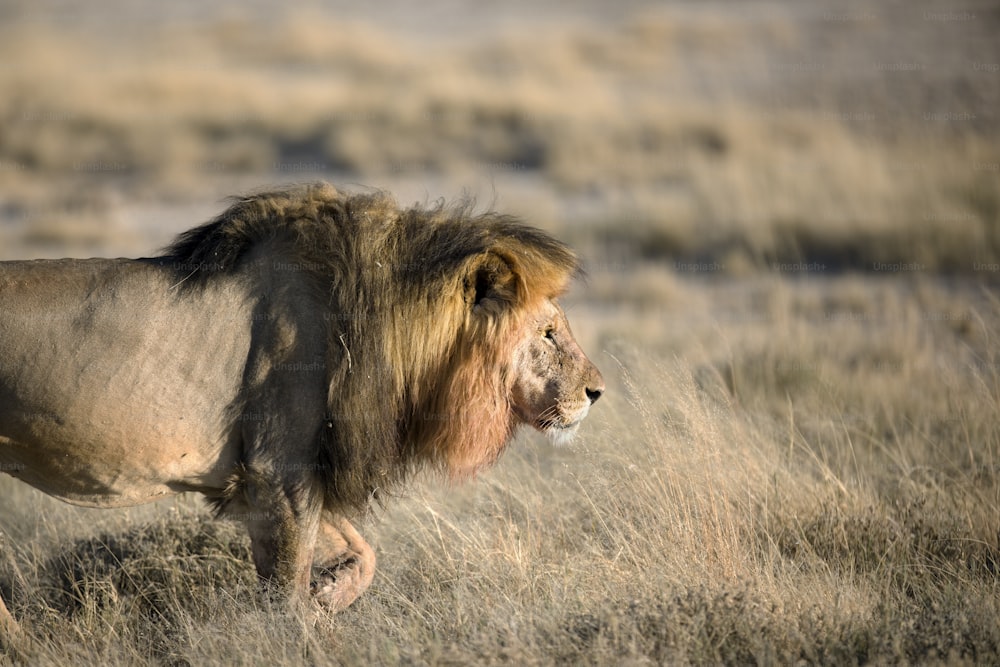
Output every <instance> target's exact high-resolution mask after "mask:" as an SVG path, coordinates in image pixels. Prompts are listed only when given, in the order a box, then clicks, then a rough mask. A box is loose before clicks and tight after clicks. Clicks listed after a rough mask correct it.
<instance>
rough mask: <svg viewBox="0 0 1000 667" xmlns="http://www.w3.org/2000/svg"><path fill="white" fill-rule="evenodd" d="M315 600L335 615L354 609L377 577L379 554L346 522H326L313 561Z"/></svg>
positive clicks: (338, 520)
mask: <svg viewBox="0 0 1000 667" xmlns="http://www.w3.org/2000/svg"><path fill="white" fill-rule="evenodd" d="M312 569H313V582H312V590H313V599H315V600H316V601H317V602H319V603H320V604H321V605H323V606H324V607H326V608H327V609H329V610H330V611H333V612H338V611H340V610H342V609H345V608H347V607H348V606H350V604H351V603H352V602H354V600H356V599H357V598H358V596H359V595H361V594H362V593H364V592H365V590H366V589H367V588H368V586H369V585H371V583H372V579H373V578H374V576H375V550H374V549H372V548H371V546H370V545H369V544H368V543H367V542H366V541H365V538H363V537H361V534H360V533H358V531H357V530H355V528H354V526H352V525H351V523H350V522H349V521H348V520H347V519H344V518H340V517H338V518H336V519H335V520H334V521H331V522H324V523H323V524H322V525H321V526H320V529H319V536H318V538H317V540H316V550H315V558H314V561H313V568H312Z"/></svg>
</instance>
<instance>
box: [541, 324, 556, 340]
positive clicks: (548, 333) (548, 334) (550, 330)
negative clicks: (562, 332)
mask: <svg viewBox="0 0 1000 667" xmlns="http://www.w3.org/2000/svg"><path fill="white" fill-rule="evenodd" d="M555 332H556V330H555V328H554V327H545V330H544V331H542V337H544V338H545V340H551V341H553V342H554V341H555V339H556V338H555Z"/></svg>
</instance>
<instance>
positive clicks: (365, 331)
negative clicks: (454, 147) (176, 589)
mask: <svg viewBox="0 0 1000 667" xmlns="http://www.w3.org/2000/svg"><path fill="white" fill-rule="evenodd" d="M576 271H577V263H576V259H575V257H574V255H573V253H572V252H571V251H570V250H569V249H568V248H567V247H566V246H564V245H563V244H561V243H559V242H558V241H556V240H554V239H552V238H551V237H549V236H548V235H546V234H545V233H543V232H541V231H539V230H537V229H532V228H530V227H527V226H524V225H522V224H520V223H519V222H518V221H517V220H515V219H513V218H511V217H507V216H502V215H498V214H495V213H485V214H480V215H472V214H471V213H470V212H469V211H468V209H467V208H463V207H445V206H439V207H436V208H432V209H422V208H417V207H415V208H411V209H408V210H400V209H399V208H398V207H397V206H396V204H395V202H394V201H393V200H392V199H391V198H390V197H389V196H388V195H385V194H381V193H379V194H354V195H349V194H344V193H342V192H339V191H337V190H336V189H334V188H333V187H332V186H330V185H327V184H323V183H318V184H313V185H307V186H297V187H293V188H288V189H283V190H277V191H272V192H264V193H261V194H256V195H253V196H248V197H244V198H241V199H237V200H236V201H235V202H234V203H233V204H232V205H231V207H230V208H229V209H227V210H226V211H224V212H223V213H222V214H221V215H220V216H219V217H217V218H216V219H215V220H213V221H211V222H209V223H207V224H205V225H202V226H200V227H197V228H195V229H192V230H190V231H188V232H185V233H184V234H182V235H181V236H180V237H179V238H178V239H177V240H176V242H175V243H174V244H173V245H171V246H170V247H169V248H168V249H167V250H166V252H165V254H163V255H162V256H160V257H154V258H144V259H136V260H130V259H90V260H73V259H66V260H57V261H24V262H4V263H0V464H2V469H3V470H4V471H5V472H7V473H9V474H11V475H13V476H14V477H17V478H19V479H21V480H24V481H25V482H27V483H28V484H31V485H32V486H34V487H36V488H38V489H41V490H42V491H44V492H46V493H48V494H51V495H53V496H55V497H57V498H60V499H62V500H65V501H67V502H71V503H74V504H78V505H85V506H89V507H117V506H125V505H134V504H138V503H144V502H148V501H151V500H155V499H157V498H162V497H164V496H168V495H171V494H176V493H180V492H184V491H198V492H200V493H202V494H204V495H205V496H207V498H208V499H209V501H210V502H211V503H212V504H213V505H214V506H215V508H216V509H217V510H218V512H219V514H220V515H223V516H229V517H231V518H235V519H238V520H242V521H244V522H245V523H246V525H247V527H248V529H249V532H250V537H251V542H252V550H253V558H254V564H255V565H256V568H257V572H258V574H259V575H260V577H261V579H262V580H264V581H266V582H270V583H272V584H273V585H274V586H275V587H276V589H277V590H278V591H279V592H281V593H283V594H285V595H287V596H288V597H289V598H292V599H308V598H309V597H312V598H313V599H315V600H317V601H318V602H320V603H321V604H323V605H324V606H326V607H328V608H330V609H332V610H339V609H343V608H344V607H346V606H347V605H349V604H351V602H352V601H354V599H355V598H356V597H357V596H358V595H360V594H361V593H362V592H363V591H364V590H365V588H367V587H368V585H369V584H370V583H371V580H372V576H373V573H374V566H375V555H374V553H373V551H372V549H371V547H370V546H369V545H368V544H367V543H366V542H365V541H364V539H363V538H362V537H361V536H360V535H359V534H358V533H357V531H356V530H355V529H354V527H353V526H352V525H351V524H350V523H349V522H348V520H347V518H345V517H349V516H352V515H354V514H358V513H361V512H363V511H364V508H366V507H367V506H368V505H369V504H370V502H371V501H372V499H377V498H379V497H380V496H382V495H383V494H384V492H385V491H386V490H388V489H390V488H392V487H393V486H394V485H396V484H398V483H400V482H402V481H403V480H404V479H405V478H407V477H408V476H409V475H410V474H411V473H412V472H414V471H415V470H417V469H419V468H421V467H432V468H437V469H440V470H443V471H445V472H447V473H448V474H449V475H450V476H451V477H453V478H463V477H468V476H470V475H473V474H474V473H475V472H476V471H477V470H480V469H481V468H483V467H485V466H488V465H489V464H491V463H493V462H494V461H495V460H496V459H497V457H498V456H499V455H500V454H501V452H502V451H503V450H504V447H505V446H506V444H507V443H508V441H510V439H511V437H512V435H513V434H514V432H515V430H516V429H517V427H518V426H519V425H520V424H525V423H526V424H531V425H532V426H534V427H535V428H537V429H539V430H541V431H543V432H545V433H547V434H549V435H551V436H553V437H554V438H556V439H561V438H563V437H566V436H568V435H571V434H572V433H573V432H574V431H575V430H576V428H577V426H578V425H579V424H580V421H581V420H582V419H583V418H584V416H585V415H586V414H587V411H588V409H589V408H590V405H591V404H592V403H593V402H594V401H596V400H597V398H598V397H600V395H601V393H602V392H603V391H604V382H603V380H602V378H601V374H600V372H598V370H597V369H596V368H595V367H594V366H593V364H591V362H590V361H589V360H588V359H587V357H586V356H585V355H584V353H583V352H582V351H581V349H580V348H579V346H578V345H577V343H576V341H575V340H574V338H573V335H572V333H571V332H570V329H569V325H568V324H567V322H566V318H565V316H564V314H563V312H562V310H561V309H560V308H559V306H558V305H557V303H556V301H555V298H556V297H557V296H558V295H559V294H561V293H562V292H563V290H564V289H565V288H566V286H567V283H568V282H569V280H570V278H571V277H572V276H573V275H574V273H575V272H576ZM5 619H6V620H5ZM3 627H6V628H7V629H8V632H10V631H11V630H10V628H12V627H13V621H12V620H11V619H10V616H9V614H8V613H7V610H6V608H5V607H4V606H3V603H2V601H0V628H3Z"/></svg>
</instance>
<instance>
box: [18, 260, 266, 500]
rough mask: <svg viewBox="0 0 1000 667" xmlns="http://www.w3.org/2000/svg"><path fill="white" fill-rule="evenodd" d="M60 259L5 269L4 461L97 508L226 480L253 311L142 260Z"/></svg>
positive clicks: (233, 457) (212, 487) (52, 490)
mask: <svg viewBox="0 0 1000 667" xmlns="http://www.w3.org/2000/svg"><path fill="white" fill-rule="evenodd" d="M59 264H61V266H59V267H54V266H53V265H49V266H48V267H46V266H45V265H42V264H39V265H38V267H39V269H38V271H39V272H40V271H41V269H46V268H48V269H52V268H58V271H56V272H54V275H55V277H56V278H59V279H61V280H58V281H55V279H50V280H49V281H47V282H44V283H43V282H42V281H41V280H40V279H39V278H37V277H36V276H34V275H33V273H34V272H35V271H36V269H35V268H34V267H33V266H27V267H22V269H21V271H20V272H18V273H17V274H16V276H15V277H16V278H17V279H18V281H19V282H18V283H11V282H8V283H7V284H6V285H4V283H3V281H2V280H0V312H3V317H0V470H2V471H3V472H7V473H10V474H12V475H13V476H15V477H17V478H19V479H22V480H24V481H25V482H27V483H29V484H31V485H32V486H35V487H37V488H39V489H41V490H42V491H45V492H46V493H49V494H51V495H53V496H56V497H58V498H61V499H63V500H66V501H68V502H72V503H75V504H81V505H89V506H102V507H107V506H116V505H132V504H138V503H142V502H147V501H151V500H156V499H157V498H159V497H162V496H164V495H169V494H172V493H177V492H180V491H187V490H201V491H204V492H206V493H212V492H213V491H218V490H221V489H222V488H223V487H224V485H225V478H226V477H227V475H228V474H230V473H231V472H232V470H233V468H234V466H235V464H236V461H237V460H238V457H239V446H240V443H239V429H238V424H237V423H236V422H237V416H236V415H233V414H231V413H230V411H231V409H232V406H233V405H234V403H235V402H236V399H237V392H238V390H239V387H240V383H241V378H242V372H243V367H244V364H245V360H246V355H247V350H248V349H249V340H248V336H249V335H248V334H247V333H246V331H247V325H246V322H247V320H248V319H249V314H248V313H246V312H243V310H242V307H241V305H240V304H239V302H236V303H234V300H233V299H231V298H224V297H228V296H229V295H212V294H203V295H201V300H200V301H198V302H192V301H191V300H188V301H181V300H177V299H175V298H173V295H172V293H171V292H170V289H169V288H170V285H169V284H168V283H167V282H166V279H165V278H164V279H163V280H160V279H159V277H158V276H157V274H156V273H155V270H154V269H152V268H148V267H144V266H142V265H139V264H138V263H120V262H116V261H113V260H111V261H107V262H79V263H69V262H67V263H59ZM25 268H26V269H27V270H24V269H25ZM49 273H50V274H53V272H52V271H51V270H50V271H49ZM107 275H110V276H111V277H110V278H109V277H106V276H107ZM2 277H3V276H2V275H0V278H2ZM95 295H96V296H95ZM26 301H33V304H30V306H26V305H24V304H25V302H26Z"/></svg>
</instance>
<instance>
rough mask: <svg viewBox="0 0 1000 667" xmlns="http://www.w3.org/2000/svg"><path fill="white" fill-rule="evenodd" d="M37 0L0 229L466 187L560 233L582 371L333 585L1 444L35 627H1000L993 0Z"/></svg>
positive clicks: (638, 634) (87, 230)
mask: <svg viewBox="0 0 1000 667" xmlns="http://www.w3.org/2000/svg"><path fill="white" fill-rule="evenodd" d="M33 6H34V5H33ZM38 6H41V7H42V8H43V9H42V10H37V9H34V10H33V9H31V8H29V7H28V6H27V5H26V6H25V7H24V8H21V9H20V10H19V11H20V12H21V13H17V12H14V14H12V16H13V19H12V20H10V21H5V22H3V24H2V25H3V27H0V36H2V39H0V54H2V56H3V57H2V58H0V61H2V63H3V66H0V127H2V130H3V131H2V132H0V259H11V258H14V257H28V256H59V255H66V254H68V255H86V254H99V255H118V254H124V255H134V254H141V253H150V252H152V251H153V250H154V249H155V248H156V247H158V246H162V245H163V244H165V243H166V242H167V241H168V240H169V239H170V236H171V234H173V233H174V232H176V231H179V230H181V229H184V228H186V227H189V226H191V225H193V224H195V223H196V222H200V221H201V220H202V219H204V218H205V217H207V216H208V215H210V214H211V213H212V212H213V211H215V210H217V209H218V208H219V204H218V198H219V197H221V196H223V195H226V194H232V193H233V192H238V191H241V190H244V189H247V188H250V187H255V186H258V185H261V184H265V183H271V182H274V181H285V180H298V179H302V178H314V177H324V178H327V179H330V180H335V181H339V182H348V183H365V184H370V185H376V186H381V187H387V188H389V189H391V190H393V191H396V192H399V193H400V194H401V199H402V200H403V201H411V200H419V199H428V198H430V199H433V198H435V197H437V196H448V195H454V194H457V193H458V192H460V190H461V189H462V188H463V187H471V188H472V189H473V190H474V191H476V192H478V193H479V194H480V195H481V198H482V199H483V200H484V201H485V202H486V203H489V200H490V199H491V198H495V200H496V202H495V203H496V206H497V207H498V208H501V209H504V210H512V211H514V212H516V213H520V214H522V215H524V216H525V217H527V218H529V220H531V221H532V222H534V223H536V224H539V225H541V226H544V227H546V228H548V229H549V230H551V231H553V232H555V233H557V234H558V235H560V236H561V237H563V238H566V239H567V240H569V241H570V242H571V243H573V245H575V246H576V247H577V248H579V249H580V251H581V254H582V255H583V256H584V258H585V260H586V261H587V264H588V268H589V278H588V281H587V283H585V284H580V285H577V286H576V287H575V288H574V290H573V292H572V293H571V294H569V295H568V297H567V300H566V306H567V311H568V315H569V317H570V321H571V322H572V324H573V327H574V331H575V333H576V334H577V337H578V338H579V340H580V342H581V344H582V345H583V347H584V349H586V350H587V351H588V352H589V354H590V356H591V357H592V359H593V360H594V361H595V362H596V363H597V364H598V365H599V366H600V367H601V368H602V370H603V371H604V373H605V376H606V379H607V381H608V392H607V395H606V396H605V398H602V400H601V401H600V402H599V403H598V404H597V405H596V406H595V408H594V410H593V412H592V415H591V417H590V418H589V419H588V423H587V424H585V426H584V428H583V429H582V432H581V436H580V438H579V439H578V440H577V441H576V443H575V444H573V445H572V446H570V447H568V448H553V447H552V446H551V445H549V444H547V443H546V442H545V441H543V440H542V439H540V438H538V437H535V436H534V435H532V434H525V435H524V437H522V438H520V439H519V440H518V442H517V443H516V444H515V446H514V447H513V448H512V449H511V450H510V451H509V452H508V453H507V455H506V456H505V457H504V459H503V460H502V462H501V463H500V465H499V466H498V467H497V468H496V469H494V470H493V471H491V472H490V473H488V474H486V475H484V476H483V477H482V478H481V479H479V480H478V481H477V482H476V483H475V484H469V485H464V486H460V487H457V488H449V487H448V486H447V485H446V484H443V483H442V482H440V481H439V480H435V479H431V478H429V479H425V480H422V481H421V482H420V484H418V486H417V487H416V488H414V489H411V490H410V491H409V492H408V493H407V494H406V495H404V496H403V497H401V498H400V499H399V500H398V502H395V503H391V504H390V505H389V507H388V508H387V509H386V510H384V511H381V512H377V513H375V514H373V516H371V517H369V519H368V520H367V521H366V522H365V525H364V528H363V532H364V533H365V535H366V537H368V539H369V540H370V541H371V542H372V543H373V544H374V545H375V546H376V547H377V550H378V555H379V573H378V575H377V577H376V580H375V583H374V584H373V586H372V588H371V589H370V591H369V593H368V594H367V595H366V596H365V597H364V598H362V599H361V600H359V601H358V602H357V603H356V604H355V605H354V606H353V607H352V608H351V609H349V610H347V611H346V612H344V613H342V614H340V615H337V616H334V617H324V616H316V615H313V614H305V615H295V614H287V613H285V612H284V611H282V610H280V609H275V608H273V607H272V606H271V605H270V604H269V603H268V601H266V600H263V599H261V597H260V596H259V595H258V591H257V586H256V581H255V575H254V572H253V568H252V565H251V564H250V558H249V544H248V540H247V538H246V536H245V535H244V531H243V530H242V528H241V527H240V526H238V525H235V524H230V523H225V522H213V521H209V520H207V516H208V512H207V511H206V510H205V508H204V507H203V506H202V505H201V503H200V501H198V500H197V499H195V498H187V497H185V498H180V499H178V500H175V501H172V502H168V503H165V504H159V505H153V506H147V507H140V508H134V509H130V510H122V511H94V510H82V509H78V508H73V507H69V506H67V505H64V504H61V503H58V502H56V501H54V500H51V499H49V498H46V497H44V496H42V495H41V494H39V493H37V492H35V491H34V490H32V489H29V488H28V487H26V486H24V485H23V484H20V483H18V482H16V481H14V480H12V479H10V478H8V477H6V476H4V477H0V498H3V501H2V505H0V536H2V539H3V541H2V542H0V594H2V595H3V597H4V599H5V600H7V601H9V605H10V607H11V609H12V611H13V612H14V613H15V615H16V616H17V617H18V618H20V619H21V620H22V622H23V625H24V626H25V628H26V629H27V631H28V634H29V636H30V638H31V641H32V644H33V655H32V656H31V660H30V662H31V664H41V665H64V664H72V663H73V662H79V663H84V664H89V663H92V662H94V661H95V660H96V659H97V656H99V659H100V661H101V663H102V664H109V665H116V664H122V665H125V664H128V665H131V664H176V665H184V664H191V665H194V664H215V663H225V664H268V665H291V664H317V665H325V664H370V663H377V664H390V663H406V664H494V663H514V664H555V663H559V664H646V663H669V664H683V663H698V664H704V663H720V662H724V663H738V664H746V663H763V664H789V663H795V662H799V661H805V662H806V663H821V664H856V663H876V664H882V663H943V664H990V663H995V662H996V661H997V660H998V659H1000V417H998V415H1000V410H998V406H1000V347H998V344H997V341H998V337H1000V300H998V298H997V296H996V285H997V276H998V275H1000V231H998V230H1000V176H998V174H1000V169H998V168H997V166H996V165H997V164H998V163H1000V145H998V142H997V139H996V137H997V136H998V132H997V130H998V125H997V119H996V117H995V113H996V109H997V108H1000V74H998V73H997V70H994V69H993V68H992V65H993V64H994V63H997V62H998V61H1000V53H998V50H997V47H996V45H995V37H994V35H995V32H996V31H995V28H996V26H997V25H998V17H997V13H996V10H994V9H992V8H990V7H987V6H980V5H977V4H976V3H973V2H969V3H966V4H962V5H958V4H955V5H952V6H951V8H950V9H949V11H947V12H942V11H941V10H940V8H939V7H936V6H934V5H931V4H923V3H905V4H899V5H895V4H894V5H891V6H885V7H879V8H877V9H872V8H871V7H870V6H869V5H856V6H855V5H850V6H842V5H840V4H837V5H834V4H832V3H831V4H825V3H818V4H810V5H809V8H808V9H803V8H802V6H801V5H798V4H795V3H749V4H747V5H741V7H742V9H739V8H737V7H736V6H735V5H730V4H727V3H720V4H718V5H715V4H713V5H711V8H710V9H708V10H703V11H697V10H694V9H692V8H690V7H687V8H686V5H664V4H662V3H656V4H650V5H649V6H648V7H646V6H643V4H642V3H631V4H629V5H628V7H629V8H630V10H629V12H628V13H627V14H626V15H625V16H621V17H616V18H615V19H614V20H605V21H601V22H599V21H597V20H596V19H594V18H593V17H591V18H590V20H588V19H587V16H586V12H584V16H583V17H582V18H581V17H577V20H573V21H566V22H565V23H564V24H561V25H554V24H553V23H552V22H551V21H548V20H546V19H545V17H547V16H549V15H548V14H546V13H545V12H544V11H542V9H539V10H538V11H539V12H540V18H539V19H538V20H537V21H535V20H533V17H532V15H531V14H530V13H528V14H525V16H524V17H523V18H522V19H520V20H519V21H514V22H513V23H512V24H510V25H512V26H513V28H511V29H508V30H504V31H500V30H497V31H494V30H491V29H489V28H485V27H484V26H482V25H479V24H478V23H479V22H477V21H475V20H474V19H473V20H471V21H470V23H469V25H467V26H465V27H467V28H469V30H468V34H464V33H463V31H461V30H459V31H458V32H459V33H462V34H459V35H443V34H441V33H440V32H436V33H434V34H432V35H430V36H428V35H426V34H421V33H419V32H406V31H398V30H397V31H393V30H392V29H390V28H383V27H378V26H377V25H376V24H375V23H374V22H372V21H365V20H361V19H357V20H355V19H352V20H351V21H350V22H345V21H344V20H343V19H342V18H338V17H336V16H334V15H331V14H328V13H322V12H318V11H316V12H314V13H312V14H305V15H303V14H301V13H296V12H289V13H288V14H287V15H282V16H280V17H271V19H269V20H268V21H264V20H263V19H262V17H260V16H254V15H250V16H249V17H245V18H232V17H226V16H221V17H220V16H214V15H213V16H209V17H208V18H207V19H205V20H199V21H197V22H193V23H189V22H184V21H182V20H178V21H173V22H171V21H165V22H152V21H147V22H141V21H140V22H138V24H137V25H134V26H131V28H130V29H129V30H122V31H119V32H115V33H113V34H112V33H109V32H108V31H107V28H99V27H95V24H94V23H92V22H91V23H88V22H87V21H79V22H73V21H62V22H60V21H55V20H48V19H46V18H45V17H44V16H42V17H39V16H38V15H35V14H32V13H31V12H32V11H35V12H38V11H44V9H45V7H47V5H46V4H45V3H41V4H40V5H38ZM518 6H519V7H521V9H520V10H519V11H524V12H527V11H528V10H526V9H524V7H522V6H521V5H518ZM539 6H540V7H542V8H544V7H546V6H547V5H545V3H539ZM583 6H587V7H589V6H590V5H586V4H584V5H583ZM720 7H721V8H723V9H725V10H726V11H720ZM969 17H971V18H969ZM272 19H273V20H272ZM470 26H472V27H475V29H474V30H473V29H472V27H470ZM332 36H333V37H332ZM998 69H1000V68H998ZM4 660H12V658H11V657H10V656H7V657H4V656H0V663H2V662H3V661H4Z"/></svg>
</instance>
